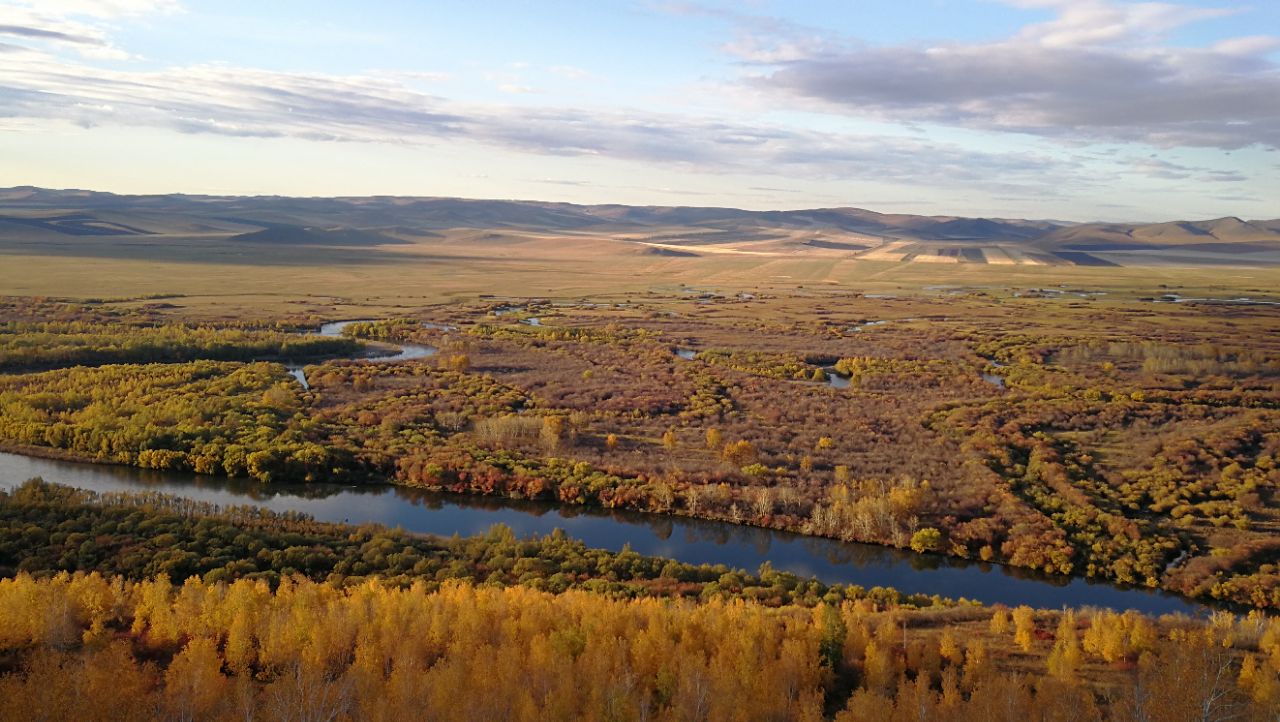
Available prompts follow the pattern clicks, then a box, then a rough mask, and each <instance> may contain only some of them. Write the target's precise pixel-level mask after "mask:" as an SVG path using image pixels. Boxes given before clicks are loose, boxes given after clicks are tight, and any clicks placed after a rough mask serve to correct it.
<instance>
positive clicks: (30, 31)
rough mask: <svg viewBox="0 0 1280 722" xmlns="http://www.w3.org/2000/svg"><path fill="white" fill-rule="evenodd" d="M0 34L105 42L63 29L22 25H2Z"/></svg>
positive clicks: (67, 40) (84, 42)
mask: <svg viewBox="0 0 1280 722" xmlns="http://www.w3.org/2000/svg"><path fill="white" fill-rule="evenodd" d="M0 35H12V36H15V37H19V38H31V39H35V40H56V41H58V42H63V43H83V44H87V45H104V44H105V43H104V42H103V40H102V38H95V37H89V36H85V35H73V34H71V33H67V32H63V31H61V30H49V29H47V28H33V27H24V26H22V25H0Z"/></svg>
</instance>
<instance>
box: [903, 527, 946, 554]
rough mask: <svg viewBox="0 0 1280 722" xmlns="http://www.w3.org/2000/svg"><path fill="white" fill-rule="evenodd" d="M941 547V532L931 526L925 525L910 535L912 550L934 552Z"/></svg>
mask: <svg viewBox="0 0 1280 722" xmlns="http://www.w3.org/2000/svg"><path fill="white" fill-rule="evenodd" d="M941 548H942V532H940V531H938V530H937V529H934V528H933V527H925V528H923V529H920V530H919V531H917V532H916V533H915V534H912V535H911V549H912V551H915V552H918V553H921V554H923V553H924V552H936V551H938V550H939V549H941Z"/></svg>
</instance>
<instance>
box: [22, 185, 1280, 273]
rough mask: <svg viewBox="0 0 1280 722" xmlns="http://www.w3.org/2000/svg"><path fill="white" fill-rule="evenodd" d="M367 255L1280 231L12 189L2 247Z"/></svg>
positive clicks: (1116, 253) (1166, 237)
mask: <svg viewBox="0 0 1280 722" xmlns="http://www.w3.org/2000/svg"><path fill="white" fill-rule="evenodd" d="M130 236H132V237H137V236H150V237H152V239H151V240H153V241H161V240H162V239H163V238H174V239H182V240H184V241H190V240H192V239H207V240H208V241H209V242H226V243H244V244H270V245H288V246H342V247H352V248H354V247H364V246H382V245H388V244H404V243H451V244H457V243H472V244H486V243H495V242H501V243H507V244H511V243H536V242H544V243H546V242H555V240H556V239H564V238H573V239H578V240H581V239H597V240H599V241H601V242H611V243H614V244H618V249H619V250H621V251H626V252H631V253H646V254H651V255H655V256H662V257H666V258H670V259H673V260H674V259H679V258H684V257H696V256H702V255H708V254H751V255H795V254H809V255H815V256H831V257H844V258H858V259H863V260H867V261H881V262H908V261H912V262H933V263H991V264H1015V265H1024V264H1059V265H1061V264H1074V265H1142V264H1147V263H1150V264H1159V263H1181V264H1192V265H1197V264H1236V265H1273V264H1280V219H1273V220H1253V221H1246V220H1242V219H1240V218H1234V217H1228V218H1218V219H1215V220H1208V221H1169V222H1165V223H1148V224H1127V223H1065V222H1061V221H1045V220H1024V219H1008V218H963V217H958V216H919V215H909V214H885V213H876V212H874V211H869V210H863V209H860V208H818V209H811V210H791V211H749V210H742V209H737V208H702V207H685V206H626V205H575V204H571V203H548V202H539V201H512V200H468V199H460V198H415V197H398V196H371V197H351V198H348V197H340V198H289V197H279V196H255V197H231V196H195V195H151V196H125V195H115V194H111V193H99V192H92V191H75V190H47V189H42V188H34V187H19V188H9V189H0V243H3V242H4V241H6V240H9V241H20V242H22V243H23V244H24V245H26V246H27V247H30V246H31V244H32V243H36V242H39V241H47V242H49V243H56V242H58V241H59V240H60V239H61V240H66V239H69V238H80V239H81V240H87V238H86V237H92V238H95V239H99V240H100V241H101V242H104V243H105V242H110V241H111V239H113V238H114V239H119V238H123V237H130Z"/></svg>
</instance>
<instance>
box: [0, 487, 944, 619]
mask: <svg viewBox="0 0 1280 722" xmlns="http://www.w3.org/2000/svg"><path fill="white" fill-rule="evenodd" d="M94 571H97V572H100V573H102V574H104V575H110V576H120V577H124V578H128V579H133V580H144V579H150V578H154V577H157V576H162V575H163V576H165V577H166V578H168V579H170V580H171V581H173V582H174V583H177V584H181V583H183V582H185V581H186V580H188V579H203V580H204V581H206V582H224V581H234V580H237V579H247V580H250V581H262V582H265V583H266V584H268V585H269V586H271V587H272V588H274V587H276V586H278V585H279V584H280V583H281V580H284V579H290V578H298V577H305V578H307V579H310V580H313V581H317V582H321V581H323V582H328V583H331V584H336V585H339V586H351V585H358V584H360V583H363V582H364V581H365V580H366V579H368V578H378V579H380V580H381V581H382V582H383V583H386V584H392V585H396V586H402V587H403V586H410V585H412V584H419V585H424V587H425V588H426V589H436V588H438V587H439V586H440V584H442V583H444V582H448V581H465V582H470V583H475V584H485V585H490V586H513V585H517V584H518V585H522V586H527V587H531V588H533V589H539V590H545V591H550V592H562V591H565V590H567V589H586V590H588V591H591V592H595V593H597V594H604V595H606V596H610V597H617V598H637V597H654V598H660V597H670V598H682V597H688V598H694V599H711V598H719V599H724V600H732V599H740V600H749V601H753V602H757V603H760V604H763V605H766V606H774V607H777V606H782V605H784V604H785V605H798V606H806V607H813V606H816V605H818V604H822V603H826V604H839V603H841V602H843V601H846V600H855V599H865V600H870V601H872V602H875V603H877V604H881V605H894V606H900V607H919V608H927V607H934V606H939V607H941V606H953V605H954V603H952V602H950V601H948V600H944V599H942V598H940V597H937V596H932V597H927V596H923V595H902V594H900V593H898V592H897V591H896V590H893V589H885V588H880V587H876V588H872V589H863V588H861V587H856V586H844V585H838V584H837V585H830V586H829V585H826V584H823V583H822V582H821V581H819V580H817V579H803V578H800V577H797V576H796V575H794V574H788V573H785V572H779V571H776V570H774V569H772V568H769V567H768V566H766V567H765V568H762V569H761V570H759V573H758V574H753V573H748V572H747V571H744V570H741V569H730V568H728V567H725V566H723V565H714V566H709V565H699V566H695V565H691V564H685V563H683V562H678V561H674V560H671V559H662V558H659V557H646V556H641V555H639V554H636V553H635V552H632V551H623V552H617V553H614V552H609V551H605V550H602V549H590V548H588V547H587V546H586V545H585V544H583V543H582V542H581V541H578V540H575V539H571V538H569V537H568V536H566V535H565V534H564V532H562V531H560V530H557V531H555V532H554V533H552V534H549V535H547V536H545V537H534V538H527V539H521V538H516V536H515V535H514V534H513V533H512V532H511V530H510V529H509V528H506V527H504V526H501V525H499V526H496V527H494V528H493V529H491V530H490V531H489V532H488V533H487V534H485V535H483V536H477V537H453V538H447V539H446V538H438V537H428V536H422V535H412V534H408V533H405V532H403V531H400V530H396V529H387V528H385V527H381V526H377V525H371V524H365V525H358V526H357V525H347V524H328V523H322V522H317V521H315V520H314V519H311V518H309V517H306V516H304V515H301V514H298V513H275V512H272V511H269V510H266V509H262V508H260V507H250V506H245V507H232V508H218V507H215V506H213V505H210V504H206V503H202V502H195V501H192V500H190V499H184V498H182V497H175V496H169V495H163V494H156V493H139V492H130V493H110V494H97V493H94V492H89V491H84V490H79V489H72V488H70V487H66V486H60V485H57V484H49V483H46V482H44V481H43V480H39V479H32V480H29V481H27V482H25V483H24V484H22V485H21V486H19V487H17V488H15V489H14V490H12V491H10V492H6V491H2V490H0V577H12V576H14V575H15V574H18V573H25V574H32V575H36V576H40V577H46V576H49V575H51V574H55V573H59V572H86V573H88V572H94Z"/></svg>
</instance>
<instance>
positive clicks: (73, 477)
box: [0, 321, 1205, 614]
mask: <svg viewBox="0 0 1280 722" xmlns="http://www.w3.org/2000/svg"><path fill="white" fill-rule="evenodd" d="M351 323H356V321H339V322H335V323H327V324H324V325H323V326H322V327H320V329H319V330H318V331H317V332H316V333H319V334H320V335H322V336H338V335H340V334H341V333H342V329H343V328H344V327H346V326H347V325H348V324H351ZM435 352H436V349H434V348H432V347H430V346H417V345H412V344H408V345H401V346H400V348H399V350H398V351H395V352H394V353H391V352H383V353H380V354H379V353H375V354H373V355H367V356H363V357H360V359H359V360H364V361H369V362H375V363H385V362H393V361H408V360H412V359H420V358H425V357H428V356H431V355H433V354H434V353H435ZM676 354H677V355H678V356H679V357H680V358H682V359H688V358H690V357H692V356H693V355H694V354H693V351H692V349H678V350H677V351H676ZM289 369H290V373H292V374H293V375H294V377H295V378H297V379H298V381H299V382H300V383H301V384H302V385H303V386H304V387H306V385H307V381H306V376H305V374H304V373H303V367H302V366H300V365H292V364H291V365H289ZM829 377H835V379H840V377H839V376H838V375H836V374H829ZM835 379H831V380H829V383H832V385H838V382H837V381H836V380H835ZM841 380H843V381H844V382H845V384H846V385H847V383H848V381H847V379H841ZM37 476H38V477H42V478H44V479H45V480H46V481H50V482H56V483H59V484H66V485H69V486H74V487H78V488H82V489H89V490H93V491H99V492H108V491H156V492H163V493H167V494H175V495H178V496H183V497H188V498H191V499H197V500H200V501H207V502H211V503H214V504H219V505H223V506H228V505H256V506H261V507H265V508H268V509H271V510H274V511H299V512H302V513H305V514H309V515H311V516H313V517H315V518H316V519H319V520H321V521H331V522H350V523H353V524H359V523H365V522H374V523H378V524H383V525H386V526H389V527H401V528H403V529H405V530H407V531H410V532H416V533H425V534H436V535H440V536H451V535H453V534H461V535H464V536H466V535H472V534H479V533H482V532H484V531H486V530H487V529H489V528H490V527H492V526H493V525H495V524H505V525H507V526H508V527H510V528H511V529H512V530H513V531H515V533H516V534H518V535H522V536H523V535H530V534H548V533H550V532H552V531H553V530H555V529H557V528H558V529H563V530H564V531H565V532H567V533H568V534H569V535H570V536H573V537H575V538H578V539H581V540H583V541H584V542H585V543H586V544H587V545H588V546H591V547H599V548H604V549H610V550H613V551H619V550H621V549H623V548H624V547H629V548H631V549H633V550H634V551H636V552H638V553H640V554H645V555H655V556H662V557H668V558H671V559H677V560H680V561H683V562H688V563H692V564H724V565H726V566H729V567H734V568H742V569H747V570H749V571H753V572H754V571H755V570H757V569H758V568H759V567H760V565H762V564H765V563H769V564H771V565H773V567H774V568H775V569H778V570H781V571H786V572H792V573H794V574H798V575H801V576H805V577H809V576H812V577H817V578H818V579H821V580H822V581H823V582H826V583H828V584H836V583H840V584H857V585H861V586H863V587H866V588H871V587H877V586H881V587H892V588H894V589H898V590H899V591H902V592H906V593H923V594H939V595H942V596H946V597H952V598H961V597H963V598H967V599H972V600H977V601H980V602H984V603H987V604H996V603H1001V604H1007V605H1010V606H1013V605H1018V604H1028V605H1031V606H1034V607H1040V608H1058V607H1062V606H1070V607H1082V606H1094V607H1105V608H1111V609H1136V610H1138V611H1141V612H1146V613H1150V614H1164V613H1174V612H1183V613H1188V614H1201V613H1203V612H1204V611H1205V607H1203V606H1202V605H1199V604H1197V603H1195V602H1192V601H1189V600H1186V599H1184V598H1182V597H1178V596H1175V595H1171V594H1167V593H1163V592H1159V591H1153V590H1149V589H1140V588H1122V587H1118V586H1115V585H1111V584H1107V583H1103V582H1096V583H1095V582H1091V581H1088V580H1085V579H1080V578H1062V577H1048V576H1044V575H1040V574H1037V573H1035V572H1031V571H1027V570H1021V569H1015V568H1012V567H1003V566H999V565H992V564H985V563H980V562H967V561H964V560H959V559H953V558H950V557H942V556H937V555H919V554H914V553H911V552H907V551H903V550H900V549H893V548H889V547H882V546H876V545H871V544H857V543H850V542H841V541H836V540H832V539H822V538H817V537H807V536H803V535H800V534H793V533H788V532H780V531H773V530H768V529H759V528H755V527H748V526H741V525H737V524H730V523H727V522H717V521H706V520H699V519H689V518H685V517H672V516H665V515H656V514H642V513H638V512H619V511H606V510H599V509H585V508H582V507H574V506H560V505H556V504H552V503H543V502H529V501H515V500H510V499H498V498H483V497H471V496H464V495H455V494H442V493H435V492H428V491H424V490H420V489H413V488H409V487H403V486H393V485H390V484H370V485H361V486H340V485H334V484H308V485H281V484H272V485H263V484H259V483H256V482H253V481H249V480H239V479H222V478H218V477H208V476H197V475H194V474H183V473H178V472H160V471H150V470H144V469H136V468H132V467H122V466H109V465H97V464H88V463H80V462H70V461H60V460H53V459H43V458H36V457H29V456H23V455H19V454H11V453H0V488H12V487H15V486H17V485H19V484H21V483H22V482H23V481H25V480H27V479H30V478H33V477H37Z"/></svg>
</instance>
